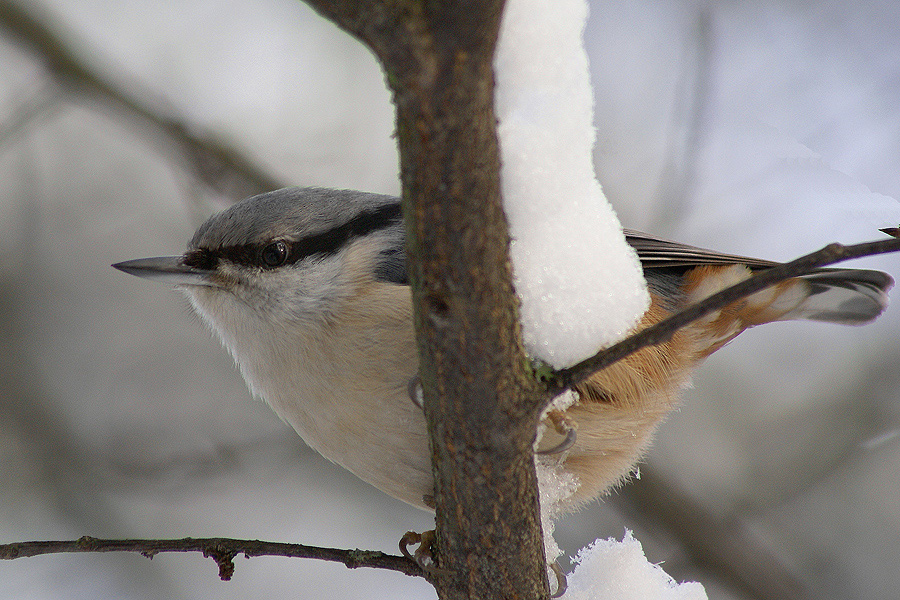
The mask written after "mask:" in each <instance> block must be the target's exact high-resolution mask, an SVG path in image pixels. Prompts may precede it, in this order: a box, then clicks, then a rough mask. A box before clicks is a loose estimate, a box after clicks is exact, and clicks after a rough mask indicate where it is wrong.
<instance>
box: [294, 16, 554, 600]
mask: <svg viewBox="0 0 900 600" xmlns="http://www.w3.org/2000/svg"><path fill="white" fill-rule="evenodd" d="M309 4H311V5H312V6H313V7H314V8H316V9H317V10H318V11H319V12H321V13H322V14H324V15H325V16H327V17H329V18H331V19H332V20H334V21H335V22H336V23H338V24H339V25H340V26H341V27H343V28H345V29H346V30H348V31H349V32H351V33H352V34H353V35H355V36H357V37H359V38H360V39H361V40H363V41H364V42H365V43H366V44H367V45H368V46H369V47H370V48H371V49H372V50H373V51H374V52H375V54H376V56H377V57H378V58H379V59H380V61H381V62H382V65H383V67H384V69H385V72H386V75H387V81H388V85H389V86H390V87H391V90H392V91H393V94H394V103H395V105H396V108H397V135H398V138H399V145H400V166H401V169H400V170H401V178H402V184H403V198H404V214H405V217H406V222H407V227H408V229H409V232H408V233H409V235H408V240H409V242H408V252H409V260H410V269H411V272H410V276H411V280H412V285H413V301H414V304H415V307H416V308H415V316H416V332H417V336H418V339H419V356H420V378H421V380H422V384H423V387H424V391H425V413H426V417H427V420H428V425H429V433H430V436H431V442H432V459H433V465H434V474H435V502H436V513H437V514H436V533H437V543H436V548H435V550H436V559H437V562H438V565H439V567H440V569H441V571H446V572H447V574H432V576H431V580H432V583H434V585H435V587H436V589H437V591H438V595H439V596H440V598H442V599H443V600H451V599H472V598H491V599H501V598H509V599H513V598H516V599H525V598H546V597H547V596H548V594H549V591H548V586H547V581H546V566H545V559H544V549H543V541H542V534H541V527H540V514H539V507H538V495H537V482H536V476H535V471H534V461H533V454H532V443H533V441H534V436H535V430H536V426H537V421H538V417H539V412H540V410H539V408H540V405H541V395H542V391H543V388H542V387H541V386H540V385H539V384H538V383H537V382H536V381H535V379H534V377H533V376H532V371H531V368H530V365H529V363H528V361H527V359H526V357H525V353H524V351H523V348H522V344H521V337H520V331H519V320H518V309H517V301H516V295H515V290H514V288H513V284H512V269H511V265H510V262H509V253H508V249H509V242H510V241H509V233H508V228H507V223H506V218H505V215H504V212H503V208H502V204H501V196H500V157H499V146H498V139H497V133H496V118H495V116H494V101H493V91H494V74H493V55H494V48H495V46H496V42H497V37H498V32H499V25H500V18H501V13H502V9H503V2H502V0H489V1H459V2H413V1H399V0H398V1H389V0H386V1H383V2H374V1H370V2H359V1H353V2H329V1H325V0H311V1H310V2H309Z"/></svg>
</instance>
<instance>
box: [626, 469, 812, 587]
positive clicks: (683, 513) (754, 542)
mask: <svg viewBox="0 0 900 600" xmlns="http://www.w3.org/2000/svg"><path fill="white" fill-rule="evenodd" d="M611 501H612V502H614V503H615V504H616V505H617V506H618V507H619V508H621V509H622V510H623V511H624V512H625V513H626V514H628V515H629V516H630V517H631V518H632V519H634V520H635V521H637V522H638V523H641V524H642V525H644V526H646V527H650V529H651V531H655V532H660V531H666V532H668V533H669V534H670V535H672V536H673V537H674V538H675V539H676V540H677V542H678V543H679V545H680V547H681V550H682V552H684V554H685V555H686V557H687V559H688V564H689V565H690V568H695V567H699V568H703V569H707V570H708V571H709V572H710V573H713V574H714V575H715V577H716V578H718V579H720V580H721V581H722V582H723V583H725V584H726V585H728V586H729V587H731V588H732V589H733V590H734V591H736V592H738V593H739V595H740V594H746V596H747V597H748V598H755V599H757V600H783V599H785V598H790V599H792V600H810V599H811V598H813V594H812V592H811V591H810V587H809V582H808V581H806V580H804V579H803V578H801V577H799V576H798V575H797V573H795V572H793V571H792V570H791V569H790V568H789V567H788V565H786V564H785V563H784V562H783V561H781V560H779V557H778V555H777V553H776V552H774V551H773V550H772V548H771V547H769V546H767V545H766V544H765V543H764V541H763V540H761V539H760V538H759V537H758V536H757V535H756V534H755V532H754V531H753V530H752V528H750V527H749V526H748V525H747V523H746V521H745V520H744V519H742V518H740V517H739V516H728V517H724V518H723V517H720V516H718V515H716V514H714V513H713V512H712V511H710V510H709V509H708V508H707V507H705V506H704V505H703V503H702V502H700V501H698V500H697V499H696V498H694V497H693V496H691V495H690V494H689V493H687V492H686V491H685V490H684V489H683V488H682V487H681V486H679V485H678V484H677V483H676V482H675V481H670V480H668V479H667V478H665V477H663V476H662V475H661V474H660V473H658V472H656V471H655V470H654V469H653V468H652V467H649V466H647V465H643V466H642V467H641V478H640V479H639V480H634V481H631V482H629V483H628V485H626V486H623V487H622V488H621V489H620V490H618V491H617V492H616V494H615V495H613V496H611ZM688 570H689V569H687V570H683V571H685V572H683V575H685V576H689V573H688V572H686V571H688ZM666 572H667V573H669V574H670V575H672V576H673V577H676V578H678V563H677V562H673V561H672V560H669V561H667V568H666Z"/></svg>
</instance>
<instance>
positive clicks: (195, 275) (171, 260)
mask: <svg viewBox="0 0 900 600" xmlns="http://www.w3.org/2000/svg"><path fill="white" fill-rule="evenodd" d="M113 267H115V268H116V269H118V270H120V271H123V272H125V273H128V274H129V275H135V276H137V277H143V278H145V279H156V280H158V281H162V282H164V283H171V284H173V285H214V284H213V283H212V282H211V281H210V276H211V275H212V274H213V273H215V271H211V270H207V269H198V268H196V267H189V266H187V265H185V264H184V257H183V256H159V257H156V258H139V259H137V260H126V261H125V262H120V263H116V264H114V265H113Z"/></svg>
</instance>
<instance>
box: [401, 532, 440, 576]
mask: <svg viewBox="0 0 900 600" xmlns="http://www.w3.org/2000/svg"><path fill="white" fill-rule="evenodd" d="M435 539H436V537H435V533H434V529H429V530H428V531H424V532H422V533H417V532H415V531H407V532H406V533H405V534H403V537H402V538H400V554H402V555H403V556H405V557H406V558H408V559H409V560H411V561H413V562H414V563H416V564H417V565H419V566H420V567H421V568H422V570H423V571H425V572H426V573H431V574H432V575H449V574H450V571H448V570H447V569H441V568H440V567H438V566H437V564H436V563H435V560H434V556H433V555H432V553H431V547H432V546H433V545H434V542H435ZM412 544H418V545H419V547H418V548H416V549H415V550H414V551H413V553H412V554H410V552H409V546H410V545H412Z"/></svg>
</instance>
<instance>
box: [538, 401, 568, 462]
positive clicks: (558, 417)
mask: <svg viewBox="0 0 900 600" xmlns="http://www.w3.org/2000/svg"><path fill="white" fill-rule="evenodd" d="M547 419H548V420H549V421H550V423H551V424H552V425H553V429H555V430H556V433H558V434H560V435H562V436H565V437H564V438H563V440H562V441H561V442H560V443H558V444H557V445H555V446H553V447H552V448H547V449H545V450H538V451H537V454H561V453H563V452H565V451H566V450H569V449H570V448H571V447H572V446H574V445H575V442H576V441H577V440H578V433H577V432H576V430H577V427H576V425H575V423H573V422H572V420H571V419H569V417H567V416H566V415H565V413H563V412H562V411H559V410H551V411H550V412H549V413H547Z"/></svg>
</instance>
